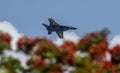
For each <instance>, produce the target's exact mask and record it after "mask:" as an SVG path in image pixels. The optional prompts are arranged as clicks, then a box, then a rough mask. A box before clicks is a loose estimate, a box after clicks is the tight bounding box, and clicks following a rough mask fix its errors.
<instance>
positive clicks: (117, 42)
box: [109, 34, 120, 49]
mask: <svg viewBox="0 0 120 73" xmlns="http://www.w3.org/2000/svg"><path fill="white" fill-rule="evenodd" d="M116 45H120V34H118V35H116V36H115V37H114V38H113V39H112V40H111V41H110V44H109V47H110V49H111V48H113V47H114V46H116Z"/></svg>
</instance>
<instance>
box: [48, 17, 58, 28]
mask: <svg viewBox="0 0 120 73" xmlns="http://www.w3.org/2000/svg"><path fill="white" fill-rule="evenodd" d="M48 20H49V22H50V25H52V26H59V24H58V23H56V22H55V21H54V20H53V19H52V18H48Z"/></svg>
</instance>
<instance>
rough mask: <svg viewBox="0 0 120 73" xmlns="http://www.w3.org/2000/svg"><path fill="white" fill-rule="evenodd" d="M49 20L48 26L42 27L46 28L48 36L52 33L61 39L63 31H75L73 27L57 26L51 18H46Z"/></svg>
mask: <svg viewBox="0 0 120 73" xmlns="http://www.w3.org/2000/svg"><path fill="white" fill-rule="evenodd" d="M48 20H49V22H50V23H49V26H48V25H47V24H43V26H45V27H46V29H47V30H48V34H49V35H50V34H51V33H52V32H53V31H54V32H56V33H57V35H58V36H59V38H61V39H62V38H63V31H67V30H70V29H73V30H74V29H77V28H75V27H71V26H63V25H59V24H58V23H57V22H55V21H54V20H53V19H52V18H48Z"/></svg>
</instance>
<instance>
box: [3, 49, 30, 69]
mask: <svg viewBox="0 0 120 73" xmlns="http://www.w3.org/2000/svg"><path fill="white" fill-rule="evenodd" d="M4 54H5V55H6V56H11V57H13V58H15V59H18V60H19V61H20V62H21V65H22V66H23V67H24V68H28V67H27V65H26V62H27V60H28V59H29V56H27V55H26V54H25V53H23V52H15V51H12V50H11V51H9V50H6V51H4Z"/></svg>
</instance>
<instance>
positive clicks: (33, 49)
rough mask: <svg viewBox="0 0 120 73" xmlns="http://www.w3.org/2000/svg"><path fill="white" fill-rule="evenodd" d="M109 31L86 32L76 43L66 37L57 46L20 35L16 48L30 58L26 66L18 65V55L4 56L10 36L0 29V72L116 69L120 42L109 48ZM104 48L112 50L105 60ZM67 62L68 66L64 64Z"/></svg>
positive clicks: (71, 72)
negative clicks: (108, 57)
mask: <svg viewBox="0 0 120 73" xmlns="http://www.w3.org/2000/svg"><path fill="white" fill-rule="evenodd" d="M109 33H110V31H109V30H108V29H107V28H105V29H103V30H101V31H96V32H91V33H87V34H86V35H85V36H84V37H82V38H81V39H80V40H79V42H78V43H73V42H71V41H65V42H64V44H63V45H61V46H56V45H55V44H54V43H53V42H52V41H51V40H49V39H47V38H42V37H37V38H30V37H27V36H23V37H22V38H20V39H19V40H18V42H17V46H18V49H17V50H18V51H22V52H24V53H25V54H26V55H29V56H30V57H31V58H30V59H29V60H28V61H27V63H26V65H27V66H28V68H24V67H22V66H21V62H20V61H19V60H18V59H14V58H12V57H8V56H5V55H4V54H3V51H4V50H6V49H10V50H12V49H11V47H10V42H11V37H10V36H9V34H7V33H3V32H0V53H1V54H0V73H64V72H65V71H66V70H68V69H67V68H69V67H72V68H73V69H71V70H69V72H68V73H98V72H99V73H119V72H120V45H116V46H115V47H113V48H112V49H109V47H108V45H109V43H108V40H107V36H108V34H109ZM106 52H109V53H110V54H111V60H110V61H107V60H106V58H107V57H106ZM65 66H67V67H65Z"/></svg>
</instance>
